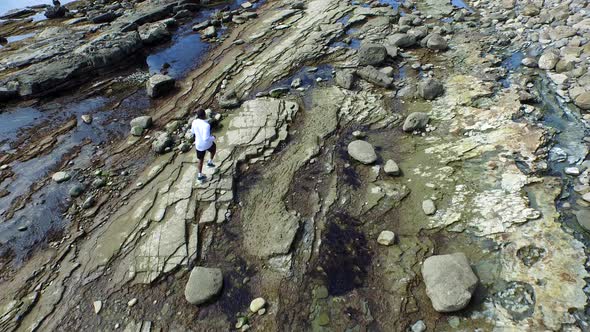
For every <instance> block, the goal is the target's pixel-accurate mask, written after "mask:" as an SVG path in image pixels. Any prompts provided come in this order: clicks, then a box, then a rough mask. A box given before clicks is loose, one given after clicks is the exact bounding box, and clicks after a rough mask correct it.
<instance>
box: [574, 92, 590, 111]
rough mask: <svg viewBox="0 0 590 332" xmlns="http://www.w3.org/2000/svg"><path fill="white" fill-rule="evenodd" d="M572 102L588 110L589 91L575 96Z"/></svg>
mask: <svg viewBox="0 0 590 332" xmlns="http://www.w3.org/2000/svg"><path fill="white" fill-rule="evenodd" d="M574 104H576V106H578V107H579V108H581V109H583V110H585V111H587V110H590V92H584V93H581V94H579V95H578V96H576V99H574Z"/></svg>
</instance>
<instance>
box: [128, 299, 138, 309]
mask: <svg viewBox="0 0 590 332" xmlns="http://www.w3.org/2000/svg"><path fill="white" fill-rule="evenodd" d="M136 304H137V299H136V298H132V299H131V300H130V301H129V302H127V306H129V307H133V306H134V305H136Z"/></svg>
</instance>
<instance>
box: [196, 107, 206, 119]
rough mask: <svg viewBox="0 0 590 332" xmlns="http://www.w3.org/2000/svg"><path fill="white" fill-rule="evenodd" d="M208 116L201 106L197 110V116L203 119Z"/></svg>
mask: <svg viewBox="0 0 590 332" xmlns="http://www.w3.org/2000/svg"><path fill="white" fill-rule="evenodd" d="M206 117H207V114H206V113H205V110H203V109H202V108H199V109H198V110H197V118H199V119H201V120H205V118H206Z"/></svg>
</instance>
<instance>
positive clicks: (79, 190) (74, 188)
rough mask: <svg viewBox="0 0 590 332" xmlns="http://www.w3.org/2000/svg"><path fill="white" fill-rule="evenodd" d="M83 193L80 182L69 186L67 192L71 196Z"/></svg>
mask: <svg viewBox="0 0 590 332" xmlns="http://www.w3.org/2000/svg"><path fill="white" fill-rule="evenodd" d="M83 193H84V186H83V185H81V184H79V183H78V184H75V185H73V186H72V187H71V188H70V191H69V194H70V196H72V197H79V196H80V195H82V194H83Z"/></svg>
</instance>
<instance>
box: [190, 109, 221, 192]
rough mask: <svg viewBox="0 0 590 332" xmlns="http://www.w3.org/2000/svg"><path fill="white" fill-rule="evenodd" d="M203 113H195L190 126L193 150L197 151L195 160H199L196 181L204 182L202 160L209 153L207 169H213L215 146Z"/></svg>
mask: <svg viewBox="0 0 590 332" xmlns="http://www.w3.org/2000/svg"><path fill="white" fill-rule="evenodd" d="M206 118H207V115H206V114H205V111H204V110H202V109H199V110H198V111H197V119H195V120H194V121H193V123H192V125H191V131H192V133H193V135H194V136H195V148H196V150H197V159H199V174H198V175H197V180H199V181H204V180H205V179H206V178H207V177H206V176H205V174H203V160H205V153H207V151H209V153H211V159H209V161H208V162H207V166H208V167H215V164H213V158H214V157H215V151H216V150H217V146H216V145H215V136H212V135H211V125H210V124H209V122H207V120H205V119H206Z"/></svg>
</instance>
